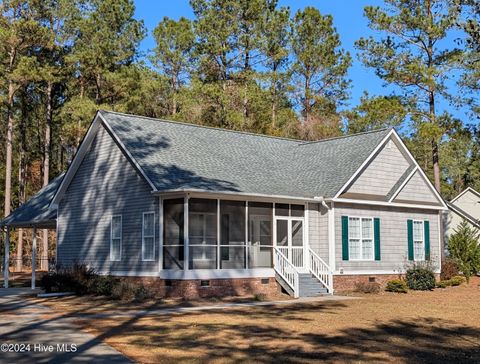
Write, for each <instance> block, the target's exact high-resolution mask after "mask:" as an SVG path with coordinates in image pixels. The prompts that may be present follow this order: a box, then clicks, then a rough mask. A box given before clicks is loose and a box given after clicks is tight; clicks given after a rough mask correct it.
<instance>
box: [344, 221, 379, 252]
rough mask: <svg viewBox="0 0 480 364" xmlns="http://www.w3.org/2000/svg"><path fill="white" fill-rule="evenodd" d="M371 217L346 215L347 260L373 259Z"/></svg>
mask: <svg viewBox="0 0 480 364" xmlns="http://www.w3.org/2000/svg"><path fill="white" fill-rule="evenodd" d="M373 234H374V233H373V218H372V217H352V216H349V217H348V252H349V260H374V245H373Z"/></svg>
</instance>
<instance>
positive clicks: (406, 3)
mask: <svg viewBox="0 0 480 364" xmlns="http://www.w3.org/2000/svg"><path fill="white" fill-rule="evenodd" d="M385 3H386V5H385V7H384V8H380V7H378V6H375V7H374V6H367V7H366V8H365V16H366V17H367V19H368V21H369V27H370V28H371V29H373V30H375V31H377V32H381V33H383V34H385V36H384V37H380V38H374V37H370V38H360V39H359V40H358V41H357V42H356V47H357V49H358V50H359V52H360V53H359V58H360V60H361V61H362V62H363V64H365V65H366V66H367V67H371V68H373V69H374V70H375V73H376V75H377V76H379V77H380V78H381V79H382V80H384V81H385V82H386V83H387V84H393V85H396V86H398V87H399V88H400V90H401V92H402V94H401V96H406V97H407V98H408V99H409V102H412V104H414V105H415V108H414V110H412V112H413V117H414V118H415V123H414V125H413V127H414V128H416V129H418V135H420V136H422V137H425V138H428V140H429V143H430V145H431V148H430V149H431V153H430V154H431V159H432V165H433V179H434V184H435V188H436V189H437V190H438V191H440V189H441V184H440V181H441V176H440V161H439V153H438V144H439V141H440V140H441V138H442V136H443V135H444V132H445V131H444V130H442V128H441V127H440V125H439V123H438V120H437V118H438V111H437V103H438V102H439V98H440V97H442V96H447V97H448V87H447V81H448V77H449V75H450V71H451V70H452V69H453V68H454V67H455V65H456V63H457V61H458V58H459V56H460V52H459V50H458V49H456V48H454V47H445V46H443V45H442V43H441V42H442V40H444V39H445V38H446V37H447V36H448V34H449V32H450V31H451V30H452V29H453V28H454V27H455V26H456V21H457V18H458V10H457V8H456V7H455V6H452V3H450V2H449V1H447V0H426V1H416V0H386V1H385ZM404 93H405V94H406V95H403V94H404ZM424 105H427V107H426V108H425V107H424Z"/></svg>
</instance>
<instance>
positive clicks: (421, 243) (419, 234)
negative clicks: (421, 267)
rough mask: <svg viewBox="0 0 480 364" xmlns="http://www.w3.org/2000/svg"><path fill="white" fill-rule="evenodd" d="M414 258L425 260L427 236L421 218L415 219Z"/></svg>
mask: <svg viewBox="0 0 480 364" xmlns="http://www.w3.org/2000/svg"><path fill="white" fill-rule="evenodd" d="M413 259H414V260H419V261H422V260H425V237H424V228H423V221H421V220H413Z"/></svg>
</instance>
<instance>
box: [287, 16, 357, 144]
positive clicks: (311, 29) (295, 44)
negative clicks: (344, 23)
mask: <svg viewBox="0 0 480 364" xmlns="http://www.w3.org/2000/svg"><path fill="white" fill-rule="evenodd" d="M291 42H292V44H291V47H292V52H293V56H294V61H293V73H294V82H295V84H294V86H295V93H296V94H297V95H298V99H299V100H300V103H301V107H302V117H303V125H304V127H305V131H306V132H305V133H304V137H305V138H307V139H317V138H318V137H326V136H330V135H335V134H338V133H339V132H340V121H341V120H340V117H339V115H338V113H337V108H338V106H339V105H340V104H341V103H342V102H343V101H345V100H346V98H347V88H348V86H349V81H348V79H347V71H348V67H349V66H350V64H351V58H350V55H349V54H348V52H345V51H344V50H343V49H342V48H341V43H340V37H339V35H338V33H337V31H336V30H335V28H334V26H333V18H332V17H331V16H330V15H322V14H320V12H319V11H318V10H317V9H316V8H313V7H307V8H305V9H304V10H299V11H298V12H297V13H296V14H295V16H294V19H293V24H292V34H291Z"/></svg>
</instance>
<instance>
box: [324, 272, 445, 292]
mask: <svg viewBox="0 0 480 364" xmlns="http://www.w3.org/2000/svg"><path fill="white" fill-rule="evenodd" d="M404 276H405V275H404V274H400V273H399V274H355V275H336V276H333V289H334V290H335V293H337V292H347V291H354V290H355V284H356V283H368V282H370V281H371V280H373V282H375V283H379V284H380V287H382V288H385V286H386V285H387V282H388V281H391V280H392V279H401V278H403V277H404ZM435 279H436V280H439V279H440V274H437V273H435Z"/></svg>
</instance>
